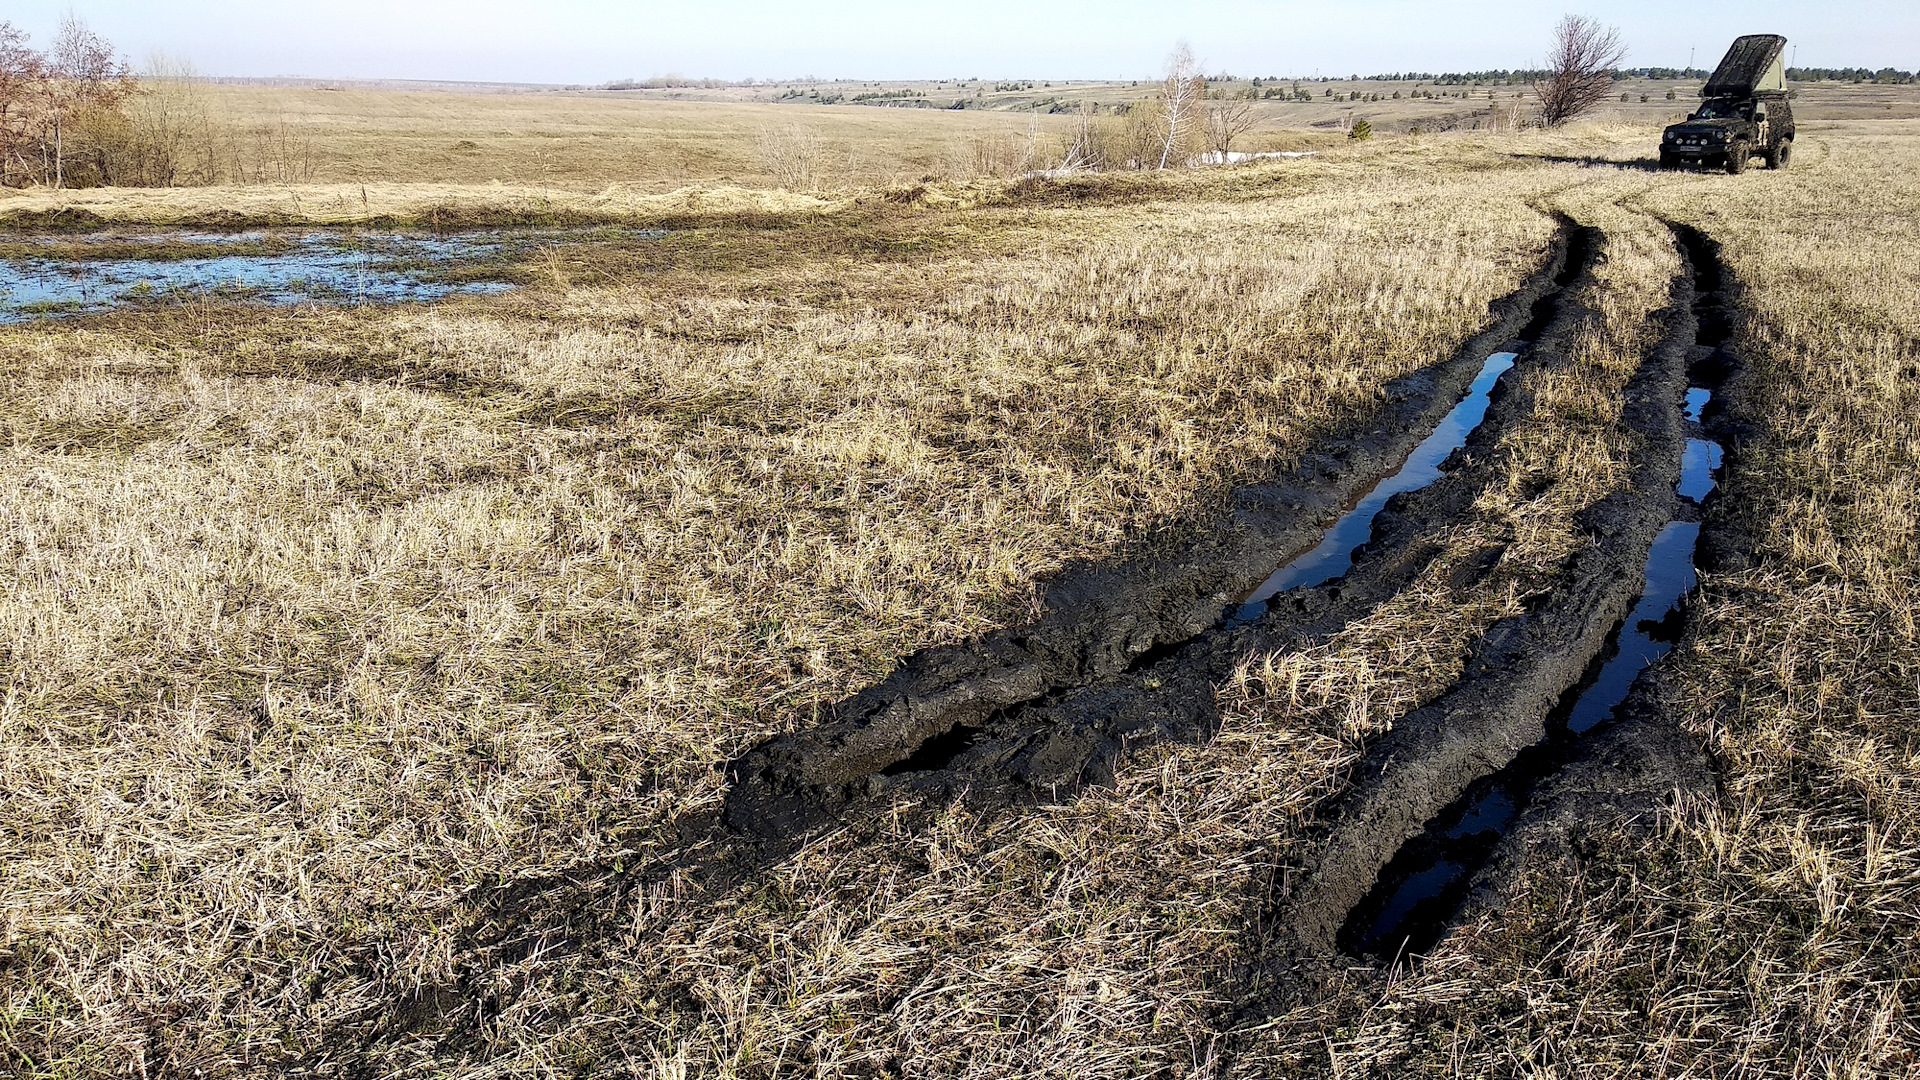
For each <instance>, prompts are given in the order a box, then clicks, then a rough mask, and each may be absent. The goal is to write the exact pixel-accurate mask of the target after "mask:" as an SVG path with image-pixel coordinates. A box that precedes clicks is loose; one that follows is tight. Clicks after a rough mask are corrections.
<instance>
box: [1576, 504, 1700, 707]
mask: <svg viewBox="0 0 1920 1080" xmlns="http://www.w3.org/2000/svg"><path fill="white" fill-rule="evenodd" d="M1699 539H1700V523H1699V522H1697V521H1673V522H1668V523H1667V527H1666V528H1664V529H1661V530H1660V535H1659V536H1658V537H1656V538H1655V539H1654V541H1653V549H1652V550H1651V551H1650V552H1649V553H1648V555H1647V576H1646V590H1645V591H1644V592H1642V593H1641V594H1640V602H1639V603H1637V604H1635V605H1634V607H1633V614H1631V615H1628V616H1627V621H1626V623H1625V624H1623V625H1622V626H1621V627H1620V630H1619V632H1618V636H1617V638H1616V640H1617V642H1618V646H1617V651H1616V652H1615V653H1614V654H1613V658H1612V659H1610V660H1608V661H1607V663H1606V665H1605V666H1604V667H1602V668H1601V669H1600V675H1599V677H1598V678H1597V679H1595V680H1594V683H1593V685H1592V686H1590V687H1588V688H1587V691H1586V692H1585V693H1583V694H1581V695H1580V697H1579V700H1577V701H1575V702H1574V705H1573V712H1572V713H1570V714H1568V716H1567V728H1568V729H1569V730H1571V731H1573V732H1574V733H1575V734H1577V735H1583V734H1585V733H1587V732H1589V731H1592V730H1593V729H1594V728H1596V727H1599V726H1600V724H1601V723H1603V722H1604V721H1605V720H1606V719H1607V718H1608V717H1611V716H1612V715H1613V710H1614V709H1616V708H1618V707H1619V706H1620V703H1621V702H1623V701H1625V700H1627V691H1628V690H1630V689H1632V688H1633V681H1634V680H1635V679H1637V678H1639V677H1640V673H1641V672H1642V671H1644V670H1646V668H1647V666H1648V665H1650V664H1652V663H1653V662H1654V661H1656V660H1658V659H1660V658H1661V657H1663V656H1665V655H1667V653H1669V652H1671V651H1673V642H1672V641H1671V640H1662V638H1664V637H1666V635H1665V634H1661V628H1662V627H1664V626H1665V625H1666V621H1667V620H1666V616H1667V613H1668V612H1670V611H1672V610H1673V609H1674V608H1675V607H1676V606H1678V605H1679V603H1680V598H1681V597H1682V596H1685V595H1686V594H1687V592H1688V591H1690V590H1691V589H1692V588H1693V586H1694V584H1695V583H1696V582H1697V581H1698V580H1699V579H1698V577H1696V576H1695V574H1694V570H1693V549H1694V545H1695V544H1696V543H1697V542H1698V541H1699ZM1655 635H1659V636H1655Z"/></svg>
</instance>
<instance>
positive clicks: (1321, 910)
mask: <svg viewBox="0 0 1920 1080" xmlns="http://www.w3.org/2000/svg"><path fill="white" fill-rule="evenodd" d="M1670 228H1672V230H1673V233H1674V237H1675V242H1676V245H1677V246H1678V247H1679V249H1680V251H1681V254H1682V256H1683V269H1682V272H1681V274H1680V275H1679V276H1678V277H1677V278H1676V279H1675V281H1674V283H1673V286H1672V303H1671V306H1670V307H1669V308H1668V309H1667V311H1666V312H1664V313H1663V319H1664V321H1665V325H1666V333H1665V337H1664V339H1663V340H1662V341H1661V342H1660V344H1659V345H1658V346H1657V347H1656V348H1655V349H1653V350H1652V352H1651V353H1650V354H1649V355H1648V356H1647V357H1646V358H1645V361H1644V362H1643V364H1642V366H1641V368H1640V370H1639V372H1638V373H1637V374H1636V375H1635V377H1634V378H1633V380H1632V381H1631V382H1630V383H1629V385H1628V387H1627V390H1626V417H1627V419H1628V422H1629V423H1630V424H1631V425H1632V426H1633V427H1634V429H1635V430H1637V431H1638V432H1640V434H1641V435H1642V436H1643V438H1644V439H1645V440H1646V441H1645V445H1644V448H1643V450H1642V453H1641V454H1640V456H1639V458H1638V461H1637V464H1636V467H1635V470H1634V474H1633V478H1632V482H1631V485H1630V487H1629V489H1628V490H1626V491H1624V492H1621V493H1619V494H1618V495H1616V496H1614V497H1612V498H1610V499H1608V500H1606V501H1604V502H1602V503H1601V504H1598V505H1596V506H1595V507H1593V508H1592V510H1591V511H1590V512H1589V514H1588V516H1587V521H1586V524H1587V527H1588V530H1589V533H1590V535H1591V538H1592V539H1591V543H1590V544H1589V546H1588V547H1587V548H1585V549H1584V550H1583V551H1582V552H1580V553H1579V555H1578V556H1577V557H1576V559H1575V563H1574V566H1573V568H1572V571H1571V572H1570V573H1569V574H1567V575H1565V576H1563V578H1562V579H1561V582H1560V583H1559V585H1558V586H1557V587H1556V589H1555V591H1554V593H1553V594H1552V595H1551V596H1550V597H1549V598H1548V599H1547V600H1546V601H1545V602H1544V603H1543V604H1541V605H1539V606H1538V607H1536V608H1535V609H1534V610H1532V611H1530V612H1528V613H1527V614H1525V615H1522V616H1519V617H1516V618H1514V619H1510V620H1507V621H1505V622H1503V623H1501V624H1498V625H1496V626H1495V627H1493V628H1492V629H1491V630H1490V631H1489V632H1488V633H1487V634H1486V635H1485V636H1484V637H1483V638H1482V639H1481V641H1480V642H1479V643H1477V644H1476V646H1475V648H1474V650H1473V654H1472V659H1471V661H1470V663H1469V665H1468V668H1467V672H1466V674H1465V675H1464V676H1463V677H1462V678H1461V680H1460V681H1459V682H1458V683H1457V684H1456V685H1455V686H1454V687H1453V688H1452V689H1451V690H1449V691H1448V692H1447V693H1446V694H1445V695H1443V696H1442V697H1441V698H1439V699H1438V700H1436V701H1435V702H1433V703H1432V704H1431V705H1429V706H1427V707H1425V708H1423V709H1421V710H1418V711H1417V712H1415V713H1413V714H1412V715H1410V716H1408V717H1407V718H1406V719H1404V720H1403V721H1401V722H1400V723H1399V724H1397V725H1396V727H1395V729H1394V730H1393V732H1392V733H1391V734H1390V735H1388V736H1387V737H1385V738H1383V739H1382V740H1380V741H1379V742H1378V743H1377V744H1375V746H1373V747H1372V748H1371V749H1370V752H1369V754H1368V756H1367V759H1366V762H1365V764H1364V765H1363V766H1362V768H1361V769H1359V770H1358V771H1357V772H1356V775H1355V777H1354V779H1353V781H1352V784H1351V786H1350V787H1349V789H1348V791H1347V793H1346V794H1345V795H1344V797H1342V798H1341V799H1340V800H1339V802H1338V804H1337V806H1336V808H1335V810H1334V811H1333V812H1332V813H1331V814H1329V815H1328V818H1329V822H1330V823H1329V824H1328V825H1327V826H1326V827H1325V831H1324V834H1323V835H1322V836H1321V837H1320V838H1319V839H1318V841H1317V842H1316V843H1315V844H1314V845H1313V850H1314V851H1315V853H1316V854H1315V855H1314V857H1313V859H1312V861H1311V862H1309V863H1306V864H1303V865H1299V866H1295V867H1290V868H1287V871H1286V873H1285V874H1284V875H1283V876H1284V878H1285V880H1284V881H1283V882H1282V885H1281V888H1280V890H1279V891H1280V893H1281V894H1282V895H1283V896H1285V898H1286V899H1285V900H1284V901H1283V902H1281V903H1280V904H1279V905H1277V907H1276V909H1275V911H1274V912H1273V913H1272V915H1271V918H1270V922H1269V926H1268V929H1267V934H1266V937H1267V942H1266V944H1267V948H1268V956H1269V960H1268V962H1267V970H1266V971H1265V972H1264V973H1263V975H1262V977H1261V978H1259V979H1258V980H1257V981H1258V982H1260V983H1262V984H1263V985H1264V986H1265V987H1266V989H1265V990H1264V991H1263V992H1262V996H1263V997H1265V998H1266V999H1267V1006H1266V1007H1265V1008H1259V1009H1255V1010H1253V1012H1254V1013H1256V1014H1268V1013H1271V1012H1272V1011H1274V1010H1275V1009H1278V1008H1280V1007H1283V1006H1284V1004H1285V1002H1287V1001H1288V1000H1290V999H1291V1000H1297V999H1298V996H1299V995H1300V994H1301V993H1303V992H1305V991H1303V989H1302V987H1301V986H1300V985H1299V982H1300V980H1301V979H1302V978H1306V979H1309V980H1311V978H1312V977H1313V975H1314V973H1315V972H1316V970H1317V969H1318V968H1319V967H1320V966H1321V965H1323V964H1324V963H1325V962H1326V961H1328V960H1331V959H1333V958H1334V957H1336V956H1337V955H1339V954H1341V953H1346V954H1349V955H1358V956H1366V957H1372V958H1374V959H1376V960H1380V961H1395V962H1397V961H1400V960H1402V959H1404V958H1406V957H1408V956H1411V955H1417V954H1421V953H1425V952H1426V951H1428V950H1430V949H1431V948H1432V947H1433V945H1434V944H1435V943H1437V942H1438V940H1439V939H1440V938H1441V937H1442V936H1444V934H1445V933H1446V932H1447V931H1448V930H1449V929H1451V928H1452V927H1453V926H1456V925H1460V924H1461V923H1463V922H1466V921H1471V920H1474V919H1476V918H1482V917H1491V918H1495V919H1497V918H1499V917H1500V913H1501V911H1502V910H1503V909H1504V908H1505V906H1506V905H1507V902H1508V900H1509V898H1510V890H1511V889H1512V888H1514V887H1515V885H1516V883H1518V882H1522V881H1525V880H1528V879H1529V878H1530V877H1535V876H1538V875H1537V874H1530V873H1529V871H1530V870H1532V869H1540V868H1546V867H1550V866H1551V865H1552V864H1553V863H1554V862H1555V861H1556V860H1560V859H1564V858H1568V857H1571V856H1572V855H1573V854H1574V853H1575V852H1576V850H1577V842H1578V837H1579V836H1580V835H1582V834H1583V833H1585V832H1587V831H1590V830H1594V829H1598V828H1609V827H1618V826H1620V825H1622V824H1625V825H1626V826H1628V827H1630V828H1637V829H1640V830H1642V831H1649V832H1650V831H1651V830H1652V829H1653V828H1654V827H1655V826H1656V824H1657V822H1658V821H1659V819H1660V817H1661V816H1662V814H1663V813H1666V812H1669V811H1671V810H1672V809H1673V808H1674V807H1675V806H1676V804H1684V803H1687V802H1689V801H1693V800H1701V799H1707V798H1711V797H1712V796H1713V794H1714V793H1715V790H1716V787H1715V773H1714V769H1713V767H1712V763H1711V761H1710V760H1709V759H1708V758H1707V757H1706V755H1705V754H1704V752H1703V751H1702V750H1701V748H1700V746H1699V744H1698V743H1697V742H1696V741H1695V739H1694V738H1693V737H1692V736H1690V735H1689V734H1687V733H1686V731H1685V730H1684V729H1683V728H1682V727H1681V725H1680V724H1679V722H1678V721H1677V719H1676V712H1677V706H1675V705H1674V703H1673V694H1672V692H1671V691H1670V690H1669V689H1668V683H1667V680H1668V674H1667V673H1668V670H1669V665H1667V664H1664V663H1661V662H1660V657H1663V656H1665V655H1667V652H1666V651H1665V650H1662V651H1660V652H1659V654H1658V655H1657V656H1655V657H1654V658H1653V659H1652V660H1651V661H1649V662H1647V663H1646V666H1644V668H1638V669H1632V668H1631V665H1628V670H1625V673H1624V675H1621V674H1620V673H1619V672H1618V671H1616V670H1615V667H1616V664H1617V662H1618V659H1619V657H1620V656H1622V655H1625V653H1624V651H1623V649H1622V646H1621V641H1622V637H1623V635H1626V634H1630V633H1633V632H1642V633H1647V634H1654V635H1664V639H1665V640H1666V641H1667V642H1669V643H1670V645H1669V648H1678V649H1683V648H1685V647H1686V646H1687V644H1688V642H1689V636H1688V635H1689V629H1688V625H1687V598H1688V596H1690V594H1691V590H1692V588H1693V587H1694V583H1695V581H1696V577H1695V567H1696V566H1697V567H1699V568H1701V569H1703V570H1707V571H1712V570H1715V569H1720V568H1723V567H1728V566H1734V565H1738V564H1739V562H1740V561H1741V560H1743V559H1744V558H1745V553H1746V552H1748V551H1750V550H1751V547H1752V544H1751V539H1750V538H1749V537H1746V536H1744V535H1742V534H1740V533H1739V532H1738V531H1737V529H1736V528H1735V527H1734V526H1733V525H1731V524H1730V522H1729V518H1730V515H1728V514H1727V513H1726V512H1725V511H1724V509H1723V508H1722V507H1721V504H1720V495H1719V492H1718V490H1717V484H1714V483H1712V482H1711V481H1709V482H1708V483H1707V484H1706V485H1705V487H1706V488H1707V489H1710V490H1708V491H1704V492H1702V493H1701V494H1700V496H1699V497H1698V498H1696V497H1693V496H1691V495H1682V494H1681V492H1683V491H1688V492H1691V491H1699V490H1700V485H1699V484H1698V480H1699V479H1700V477H1699V476H1698V475H1697V474H1699V473H1701V472H1702V471H1705V472H1706V473H1707V474H1709V475H1717V474H1719V473H1720V472H1721V471H1723V470H1724V468H1725V461H1731V460H1734V459H1736V458H1737V457H1738V455H1739V454H1740V453H1741V451H1742V448H1743V447H1745V446H1747V445H1750V444H1751V441H1752V440H1753V439H1754V438H1755V437H1756V429H1755V428H1754V426H1753V425H1751V424H1749V423H1747V422H1746V421H1744V420H1743V418H1742V417H1743V410H1742V403H1743V401H1744V400H1745V394H1746V392H1747V390H1746V386H1747V378H1748V376H1747V369H1746V366H1745V365H1744V364H1743V363H1742V362H1741V361H1740V359H1739V357H1738V356H1737V355H1735V354H1734V353H1732V352H1731V351H1729V350H1728V349H1727V347H1726V342H1727V339H1728V337H1729V336H1730V332H1731V325H1732V312H1733V310H1734V304H1733V294H1734V290H1735V289H1736V288H1737V286H1736V285H1735V283H1733V282H1732V281H1731V279H1730V277H1729V276H1728V273H1727V271H1726V270H1725V268H1724V266H1723V265H1722V263H1721V261H1720V259H1719V256H1718V251H1717V249H1716V248H1715V246H1714V245H1713V244H1712V243H1711V241H1709V240H1708V239H1707V238H1706V237H1705V236H1704V235H1702V234H1701V233H1699V232H1697V231H1696V230H1693V229H1691V228H1688V227H1685V226H1677V225H1674V226H1670ZM1683 402H1684V403H1686V408H1685V409H1684V410H1683ZM1696 409H1697V412H1696ZM1708 448H1710V449H1711V450H1713V451H1715V453H1714V454H1713V455H1710V456H1709V455H1705V454H1703V453H1701V451H1704V450H1706V449H1708ZM1721 451H1724V455H1725V458H1724V461H1723V460H1722V459H1721V458H1720V456H1719V452H1721ZM1709 460H1711V463H1710V464H1709ZM1683 461H1684V462H1686V466H1685V469H1686V471H1687V473H1688V475H1686V476H1683ZM1690 484H1692V486H1691V487H1690ZM1676 489H1678V490H1676ZM1669 539H1679V540H1682V541H1684V542H1683V543H1680V544H1678V545H1669V546H1670V547H1671V550H1666V551H1662V550H1661V547H1662V544H1663V542H1664V541H1666V540H1669ZM1663 559H1664V560H1669V561H1683V562H1684V563H1685V565H1684V567H1680V568H1679V569H1680V570H1683V571H1684V581H1683V582H1682V584H1681V586H1680V587H1679V588H1678V591H1677V593H1676V594H1675V595H1674V596H1673V597H1672V598H1671V599H1667V598H1662V599H1661V600H1660V601H1659V602H1658V603H1655V604H1652V605H1648V604H1647V603H1646V601H1647V600H1648V598H1650V597H1652V596H1653V595H1654V592H1653V583H1654V581H1655V578H1656V570H1657V569H1661V568H1660V563H1661V561H1662V560H1663ZM1665 569H1667V570H1671V569H1673V568H1671V567H1668V568H1665ZM1643 592H1644V595H1643ZM1668 603H1671V605H1672V606H1671V607H1670V608H1668V609H1664V610H1661V611H1652V610H1649V608H1650V607H1653V608H1658V607H1661V606H1662V605H1665V604H1668ZM1630 610H1632V611H1633V612H1634V616H1633V619H1632V620H1630V618H1629V611H1630ZM1633 620H1639V621H1638V623H1637V625H1636V623H1635V621H1633ZM1609 676H1612V677H1614V678H1615V679H1616V680H1618V679H1621V678H1625V679H1630V680H1631V682H1630V683H1626V684H1623V685H1620V686H1618V687H1617V688H1610V687H1607V686H1605V685H1602V684H1603V683H1604V682H1605V680H1606V679H1607V678H1608V677H1609ZM1609 695H1615V696H1609ZM1596 698H1597V699H1598V700H1599V707H1596V708H1586V707H1585V706H1587V705H1589V704H1591V703H1593V702H1594V701H1595V700H1596Z"/></svg>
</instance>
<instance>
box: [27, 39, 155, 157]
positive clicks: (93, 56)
mask: <svg viewBox="0 0 1920 1080" xmlns="http://www.w3.org/2000/svg"><path fill="white" fill-rule="evenodd" d="M38 89H39V94H38V97H39V103H40V106H41V109H42V114H41V118H40V123H41V126H42V128H43V130H44V131H45V133H46V137H45V138H43V139H42V140H41V146H40V152H41V157H42V166H41V176H42V180H43V181H47V180H50V181H51V182H52V184H53V186H54V187H56V188H58V187H63V186H65V182H66V164H67V158H68V154H67V132H68V130H69V129H70V128H72V126H73V124H74V122H75V121H76V120H78V119H79V118H80V117H81V116H82V115H83V114H85V113H86V112H88V111H90V110H95V109H113V108H117V107H118V106H119V105H120V103H121V102H122V101H123V100H125V98H126V96H127V94H128V93H129V92H130V91H131V90H132V82H131V80H130V78H129V76H128V74H127V69H126V66H125V65H123V64H121V63H120V61H119V60H118V59H117V58H116V57H115V56H114V52H113V46H112V45H110V44H108V43H107V39H106V38H103V37H101V36H100V35H99V34H96V33H94V32H93V31H92V30H90V29H88V28H87V24H86V23H83V22H81V21H80V19H79V18H78V17H77V16H75V15H73V14H71V13H69V14H68V15H67V16H66V17H65V18H63V19H61V20H60V29H59V32H58V33H56V34H55V35H54V38H53V48H52V49H49V50H48V51H47V57H46V65H45V69H44V72H43V77H42V78H41V79H40V80H39V85H38Z"/></svg>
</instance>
